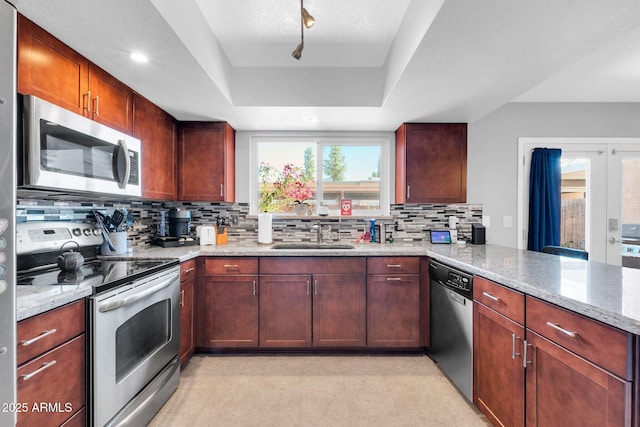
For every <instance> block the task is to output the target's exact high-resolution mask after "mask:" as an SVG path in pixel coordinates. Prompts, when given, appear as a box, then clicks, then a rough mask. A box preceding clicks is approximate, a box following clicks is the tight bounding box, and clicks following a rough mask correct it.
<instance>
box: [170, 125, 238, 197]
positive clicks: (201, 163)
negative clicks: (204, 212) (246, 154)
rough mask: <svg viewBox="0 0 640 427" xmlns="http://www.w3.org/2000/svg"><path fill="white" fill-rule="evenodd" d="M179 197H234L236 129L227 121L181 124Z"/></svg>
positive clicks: (179, 127)
mask: <svg viewBox="0 0 640 427" xmlns="http://www.w3.org/2000/svg"><path fill="white" fill-rule="evenodd" d="M178 200H185V201H206V202H215V201H218V202H234V201H235V130H234V129H233V128H232V127H231V126H229V124H228V123H221V122H180V123H179V124H178Z"/></svg>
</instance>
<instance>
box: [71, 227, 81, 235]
mask: <svg viewBox="0 0 640 427" xmlns="http://www.w3.org/2000/svg"><path fill="white" fill-rule="evenodd" d="M71 232H72V233H73V235H74V236H81V235H82V230H80V229H79V228H74V229H73V230H71Z"/></svg>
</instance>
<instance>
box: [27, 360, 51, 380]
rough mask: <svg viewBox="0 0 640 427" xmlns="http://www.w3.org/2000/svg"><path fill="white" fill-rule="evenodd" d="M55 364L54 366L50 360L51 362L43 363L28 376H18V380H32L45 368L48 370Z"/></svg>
mask: <svg viewBox="0 0 640 427" xmlns="http://www.w3.org/2000/svg"><path fill="white" fill-rule="evenodd" d="M55 364H56V361H55V360H52V361H51V362H47V363H43V364H42V366H41V367H40V368H39V369H36V370H35V371H33V372H31V373H30V374H25V375H20V379H21V380H22V381H28V380H30V379H31V378H33V377H34V376H35V375H38V374H39V373H40V372H42V371H44V370H45V369H47V368H50V367H51V366H53V365H55Z"/></svg>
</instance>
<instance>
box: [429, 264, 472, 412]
mask: <svg viewBox="0 0 640 427" xmlns="http://www.w3.org/2000/svg"><path fill="white" fill-rule="evenodd" d="M429 281H430V290H431V306H430V308H431V345H430V347H429V353H430V354H431V357H432V358H433V359H434V360H435V361H436V362H437V363H438V365H439V366H440V368H441V369H442V370H443V371H444V372H445V374H446V375H447V376H448V377H449V378H450V379H451V380H452V381H453V382H454V384H455V385H456V386H457V387H458V388H459V389H460V391H461V392H462V394H464V395H465V397H466V398H467V399H468V400H469V401H473V276H472V275H471V274H469V273H465V272H462V271H459V270H456V269H455V268H453V267H450V266H448V265H445V264H442V263H440V262H437V261H433V260H432V261H430V262H429Z"/></svg>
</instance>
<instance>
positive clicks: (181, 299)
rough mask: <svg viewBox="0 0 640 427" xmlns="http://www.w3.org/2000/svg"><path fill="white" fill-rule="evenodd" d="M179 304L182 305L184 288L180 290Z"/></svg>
mask: <svg viewBox="0 0 640 427" xmlns="http://www.w3.org/2000/svg"><path fill="white" fill-rule="evenodd" d="M180 306H181V307H184V289H182V290H181V291H180Z"/></svg>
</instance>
